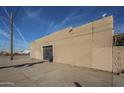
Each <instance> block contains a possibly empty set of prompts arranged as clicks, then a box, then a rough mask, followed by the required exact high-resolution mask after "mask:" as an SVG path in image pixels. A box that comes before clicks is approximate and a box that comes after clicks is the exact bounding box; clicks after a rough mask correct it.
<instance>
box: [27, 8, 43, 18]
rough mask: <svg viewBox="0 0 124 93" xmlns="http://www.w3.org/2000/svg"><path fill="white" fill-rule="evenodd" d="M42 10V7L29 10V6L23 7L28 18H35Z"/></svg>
mask: <svg viewBox="0 0 124 93" xmlns="http://www.w3.org/2000/svg"><path fill="white" fill-rule="evenodd" d="M41 12H42V8H39V9H37V10H36V9H35V10H34V11H33V10H31V8H28V7H27V8H25V13H26V15H27V17H28V18H36V17H38V16H39V15H40V14H41Z"/></svg>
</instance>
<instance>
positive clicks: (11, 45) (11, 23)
mask: <svg viewBox="0 0 124 93" xmlns="http://www.w3.org/2000/svg"><path fill="white" fill-rule="evenodd" d="M10 49H11V51H10V52H11V54H10V56H11V60H13V14H12V13H11V15H10Z"/></svg>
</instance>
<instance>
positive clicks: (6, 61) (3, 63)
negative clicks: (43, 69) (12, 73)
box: [0, 56, 44, 68]
mask: <svg viewBox="0 0 124 93" xmlns="http://www.w3.org/2000/svg"><path fill="white" fill-rule="evenodd" d="M40 62H44V61H43V60H39V59H31V58H30V57H29V56H15V57H14V60H10V57H9V56H0V68H2V67H11V66H18V65H25V64H33V63H40Z"/></svg>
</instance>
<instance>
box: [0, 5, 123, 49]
mask: <svg viewBox="0 0 124 93" xmlns="http://www.w3.org/2000/svg"><path fill="white" fill-rule="evenodd" d="M11 13H13V14H14V42H15V43H14V50H15V51H20V50H24V49H27V48H28V47H29V44H30V43H31V42H32V41H34V40H36V39H38V38H41V37H43V36H45V35H48V34H50V33H53V32H55V31H58V30H60V29H63V28H66V27H69V26H72V27H76V26H79V25H83V24H86V23H88V22H91V21H94V20H96V19H100V18H102V16H103V15H107V16H109V15H113V17H114V29H115V33H117V32H119V33H124V7H114V6H113V7H95V6H92V7H91V6H85V7H83V6H82V7H73V6H72V7H70V6H69V7H62V6H61V7H48V6H44V7H38V6H37V7H2V6H1V7H0V50H9V28H10V27H9V16H10V14H11Z"/></svg>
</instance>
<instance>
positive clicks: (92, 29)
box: [30, 16, 113, 71]
mask: <svg viewBox="0 0 124 93" xmlns="http://www.w3.org/2000/svg"><path fill="white" fill-rule="evenodd" d="M70 30H71V29H70V28H66V29H64V30H61V31H58V32H55V33H53V34H51V35H48V36H46V37H43V38H41V39H38V40H36V41H34V42H33V43H32V44H31V55H30V56H31V58H38V59H43V48H42V47H43V46H47V45H53V61H54V62H59V63H65V64H71V65H77V66H84V67H89V68H95V69H100V70H105V71H112V31H113V18H112V16H109V17H106V18H103V19H100V20H97V21H94V22H91V23H89V24H86V25H83V26H80V27H76V28H73V29H72V31H70Z"/></svg>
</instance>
